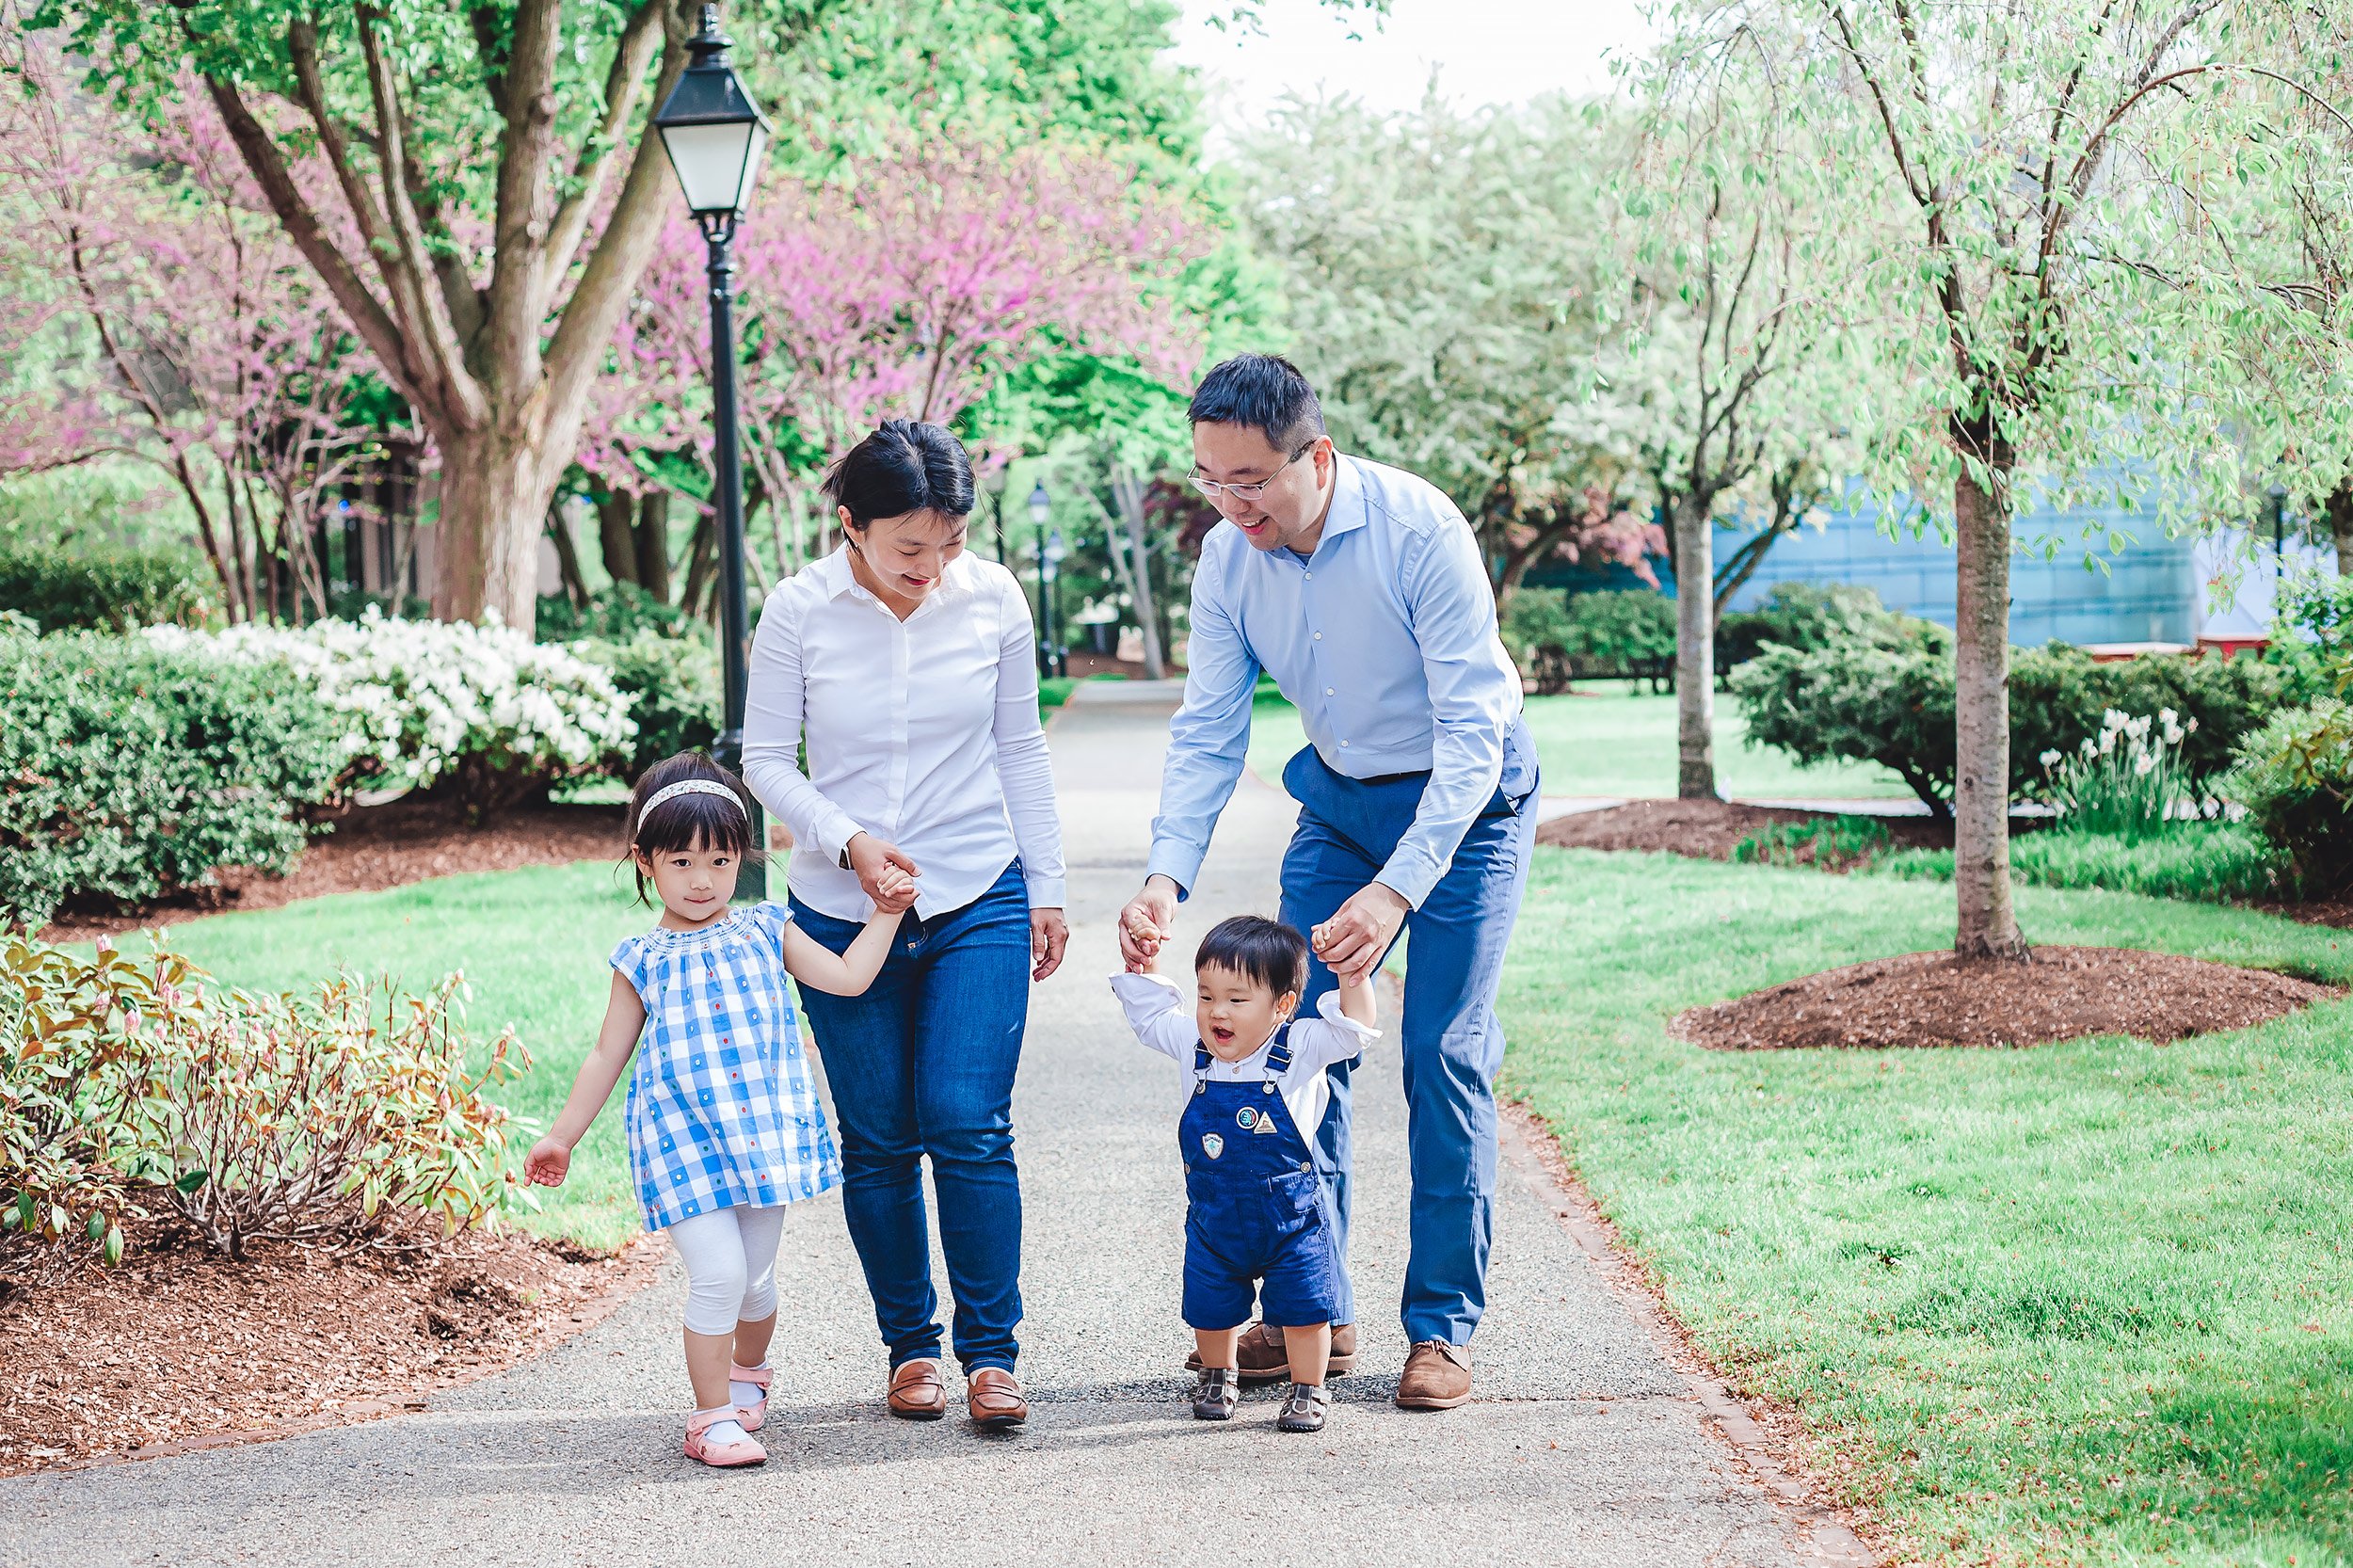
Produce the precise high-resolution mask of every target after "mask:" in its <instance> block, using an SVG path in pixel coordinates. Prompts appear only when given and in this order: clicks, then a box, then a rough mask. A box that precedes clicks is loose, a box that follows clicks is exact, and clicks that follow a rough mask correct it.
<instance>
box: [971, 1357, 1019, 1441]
mask: <svg viewBox="0 0 2353 1568" xmlns="http://www.w3.org/2000/svg"><path fill="white" fill-rule="evenodd" d="M964 1404H965V1408H966V1409H968V1410H969V1411H970V1412H971V1413H972V1424H973V1425H974V1426H977V1427H982V1428H984V1429H985V1430H987V1431H990V1432H1002V1431H1004V1430H1005V1429H1006V1428H1007V1427H1017V1426H1019V1425H1020V1424H1021V1423H1022V1422H1024V1421H1026V1420H1028V1419H1029V1418H1030V1401H1029V1400H1028V1399H1027V1398H1026V1397H1025V1396H1024V1395H1023V1394H1022V1392H1021V1380H1020V1379H1019V1378H1017V1377H1015V1376H1014V1375H1013V1374H1012V1373H1011V1372H1008V1371H1007V1370H1005V1369H1004V1368H1002V1367H982V1368H977V1369H976V1370H974V1371H972V1372H970V1373H968V1375H967V1376H966V1377H965V1380H964Z"/></svg>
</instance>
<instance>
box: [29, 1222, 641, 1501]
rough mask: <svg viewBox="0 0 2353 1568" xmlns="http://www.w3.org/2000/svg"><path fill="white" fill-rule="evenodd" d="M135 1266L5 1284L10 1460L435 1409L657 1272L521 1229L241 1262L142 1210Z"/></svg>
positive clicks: (39, 1462)
mask: <svg viewBox="0 0 2353 1568" xmlns="http://www.w3.org/2000/svg"><path fill="white" fill-rule="evenodd" d="M130 1240H131V1246H130V1250H129V1251H128V1253H127V1254H126V1256H125V1257H124V1259H123V1262H122V1264H121V1266H120V1267H119V1268H116V1269H112V1270H104V1271H100V1270H98V1269H95V1268H92V1269H86V1270H83V1271H81V1272H77V1273H75V1274H73V1275H72V1276H70V1277H68V1278H67V1279H66V1280H65V1281H63V1282H62V1283H58V1284H52V1285H45V1286H39V1287H35V1288H29V1289H27V1288H18V1289H17V1290H16V1291H15V1292H14V1293H12V1294H10V1295H8V1296H7V1297H5V1298H0V1476H7V1475H18V1474H22V1473H24V1472H25V1471H28V1470H40V1469H53V1468H58V1467H68V1466H77V1465H86V1464H105V1463H109V1462H116V1461H120V1460H123V1459H133V1458H148V1457H152V1456H154V1455H156V1454H160V1453H166V1452H177V1451H184V1450H185V1449H187V1448H210V1447H214V1446H216V1445H217V1444H220V1443H232V1442H241V1441H248V1440H251V1439H254V1438H262V1437H274V1436H285V1435H289V1434H290V1433H292V1432H302V1431H309V1430H313V1429H316V1428H319V1427H325V1426H339V1425H343V1424H345V1423H347V1422H351V1421H357V1420H366V1419H369V1418H370V1417H373V1416H384V1415H390V1414H392V1413H394V1412H396V1411H400V1410H416V1409H422V1408H424V1400H425V1397H426V1396H427V1395H429V1394H431V1393H432V1392H434V1391H436V1390H438V1389H445V1388H453V1387H456V1386H457V1385H459V1384H466V1383H471V1382H472V1381H474V1380H475V1379H477V1378H482V1377H487V1376H488V1375H490V1374H491V1373H493V1372H496V1371H499V1370H501V1369H503V1368H506V1367H508V1366H511V1365H513V1364H515V1363H517V1362H519V1361H522V1360H524V1359H526V1358H528V1357H531V1356H534V1355H538V1354H542V1353H544V1352H547V1351H549V1350H552V1348H554V1347H555V1346H556V1345H557V1344H560V1343H561V1342H562V1341H563V1340H565V1339H567V1338H568V1337H570V1336H572V1335H574V1334H577V1333H579V1332H581V1330H583V1329H584V1328H585V1327H587V1326H588V1325H589V1324H591V1323H593V1322H595V1321H597V1320H599V1319H600V1318H602V1317H603V1316H604V1315H605V1313H607V1312H608V1311H610V1310H611V1309H612V1308H613V1307H614V1306H615V1305H616V1304H619V1303H620V1302H621V1301H623V1300H626V1299H627V1298H628V1297H629V1296H630V1295H632V1294H633V1293H634V1292H635V1291H636V1290H637V1289H639V1288H642V1287H643V1286H644V1285H645V1284H646V1283H647V1282H648V1281H649V1280H650V1279H651V1278H652V1276H653V1270H654V1267H655V1265H656V1263H657V1261H658V1260H659V1258H660V1256H661V1255H660V1252H659V1250H658V1249H657V1248H655V1247H652V1246H649V1245H648V1244H646V1243H644V1242H642V1241H641V1242H638V1243H635V1244H632V1246H631V1247H629V1248H626V1249H624V1250H623V1251H621V1252H620V1253H617V1254H614V1255H604V1254H599V1253H594V1252H590V1251H588V1250H586V1249H584V1248H580V1247H576V1246H571V1245H568V1244H564V1243H556V1242H548V1241H542V1240H537V1239H536V1238H533V1237H528V1236H524V1235H521V1234H519V1233H516V1232H511V1231H510V1232H506V1233H504V1234H500V1235H496V1236H485V1235H468V1236H465V1237H461V1238H459V1239H458V1240H456V1241H454V1242H451V1243H449V1244H448V1245H446V1246H445V1247H440V1248H437V1249H435V1250H433V1251H430V1252H426V1253H424V1254H420V1255H411V1256H382V1255H368V1256H359V1257H344V1258H336V1257H329V1256H322V1255H318V1254H312V1253H305V1252H302V1251H300V1250H297V1249H294V1248H285V1247H280V1248H274V1249H269V1250H265V1251H257V1252H256V1253H255V1255H254V1256H250V1257H248V1259H247V1260H246V1261H244V1262H242V1263H234V1262H231V1261H229V1260H228V1259H226V1258H222V1257H220V1256H217V1255H216V1254H213V1253H211V1252H209V1251H208V1250H206V1249H205V1248H204V1247H203V1246H202V1245H201V1244H200V1242H199V1241H198V1240H196V1238H195V1237H194V1236H193V1235H192V1234H191V1233H189V1232H188V1231H186V1230H185V1229H184V1228H182V1227H177V1226H175V1225H172V1224H162V1223H154V1222H148V1223H142V1224H136V1225H135V1226H134V1227H133V1228H132V1232H131V1237H130Z"/></svg>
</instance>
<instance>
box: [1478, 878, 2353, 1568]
mask: <svg viewBox="0 0 2353 1568" xmlns="http://www.w3.org/2000/svg"><path fill="white" fill-rule="evenodd" d="M2027 841H2028V839H2027V837H2022V838H2021V840H2019V842H2020V845H2021V846H2022V847H2023V845H2024V844H2025V842H2027ZM2018 919H2019V923H2020V924H2021V925H2022V926H2023V927H2024V928H2025V931H2026V932H2027V933H2028V934H2029V935H2030V936H2032V937H2033V938H2034V939H2035V940H2036V941H2038V942H2042V943H2051V944H2059V943H2075V944H2085V945H2101V946H2119V947H2129V948H2144V949H2152V950H2155V951H2160V952H2180V953H2186V954H2189V955H2192V956H2196V957H2201V958H2207V959H2214V960H2219V961H2222V962H2226V963H2236V964H2244V965H2252V966H2256V967H2259V968H2272V969H2281V970H2285V971H2287V972H2289V973H2295V974H2306V975H2311V976H2313V977H2315V978H2319V979H2324V980H2327V981H2329V982H2331V983H2333V984H2345V983H2346V982H2347V981H2348V980H2353V942H2344V941H2342V940H2341V939H2342V938H2343V937H2344V936H2345V934H2344V933H2343V932H2339V931H2333V930H2329V929H2326V928H2321V927H2314V926H2308V925H2302V924H2298V923H2297V922H2294V921H2290V920H2281V919H2278V918H2276V917H2269V916H2265V915H2260V914H2256V913H2253V912H2251V911H2247V910H2241V909H2232V908H2223V907H2217V906H2215V905H2212V904H2189V903H2180V902H2173V901H2168V900H2158V899H2144V898H2135V897H2132V896H2129V895H2125V894H2121V893H2107V892H2069V891H2057V890H2052V889H2047V888H2020V889H2019V891H2018ZM1952 937H1953V905H1952V902H1951V894H1950V892H1949V890H1947V889H1945V888H1923V887H1920V886H1917V885H1908V884H1905V883H1901V882H1896V881H1893V880H1889V879H1885V878H1881V877H1876V876H1857V877H1835V876H1817V875H1810V874H1806V873H1801V872H1779V871H1773V870H1769V869H1766V868H1759V867H1748V866H1726V865H1721V864H1718V863H1715V862H1711V861H1705V860H1689V859H1684V858H1681V857H1679V856H1615V855H1602V854H1593V853H1584V852H1576V851H1560V850H1540V851H1539V852H1538V854H1537V857H1536V864H1535V867H1534V870H1533V872H1532V874H1531V876H1530V879H1529V891H1528V902H1527V908H1526V912H1525V914H1524V916H1523V919H1522V920H1521V923H1520V926H1519V934H1518V935H1517V936H1515V937H1514V939H1513V949H1512V954H1511V958H1510V960H1509V961H1508V963H1507V965H1506V967H1505V974H1504V980H1503V986H1502V996H1501V999H1500V1003H1499V1007H1500V1012H1501V1015H1502V1018H1503V1022H1504V1026H1505V1030H1506V1032H1508V1033H1509V1034H1510V1036H1511V1048H1510V1051H1509V1053H1508V1055H1507V1056H1506V1058H1505V1064H1504V1070H1503V1075H1502V1076H1503V1087H1504V1088H1505V1089H1506V1090H1507V1092H1509V1093H1511V1094H1513V1095H1514V1096H1518V1097H1521V1098H1524V1099H1525V1100H1526V1101H1527V1102H1528V1103H1529V1106H1530V1107H1531V1109H1533V1110H1534V1111H1535V1112H1537V1113H1538V1114H1539V1115H1540V1116H1542V1117H1543V1118H1544V1120H1545V1122H1546V1124H1548V1125H1549V1126H1550V1127H1551V1128H1553V1129H1554V1130H1555V1131H1557V1133H1558V1134H1559V1136H1560V1138H1561V1143H1562V1144H1563V1145H1564V1146H1565V1147H1568V1148H1572V1149H1574V1150H1575V1151H1576V1155H1577V1169H1578V1171H1579V1173H1580V1175H1582V1176H1583V1177H1584V1179H1585V1181H1586V1183H1587V1185H1588V1186H1589V1187H1590V1188H1591V1189H1592V1190H1593V1194H1594V1197H1595V1198H1596V1200H1597V1201H1598V1202H1599V1203H1600V1204H1601V1205H1602V1206H1603V1208H1605V1209H1607V1210H1608V1212H1609V1214H1610V1216H1611V1217H1612V1218H1613V1219H1614V1220H1615V1221H1616V1223H1617V1224H1618V1225H1619V1227H1620V1229H1621V1231H1622V1232H1623V1234H1624V1236H1625V1240H1626V1242H1627V1244H1628V1245H1629V1246H1630V1247H1631V1248H1632V1249H1633V1250H1634V1251H1635V1252H1636V1253H1637V1254H1638V1255H1639V1256H1642V1257H1643V1258H1645V1259H1646V1260H1648V1261H1649V1262H1650V1263H1651V1264H1652V1265H1653V1266H1654V1267H1655V1268H1656V1269H1657V1272H1658V1274H1659V1277H1660V1281H1661V1284H1662V1286H1663V1288H1664V1290H1665V1292H1666V1294H1667V1296H1668V1298H1669V1299H1670V1300H1672V1301H1673V1303H1674V1304H1675V1309H1676V1314H1677V1317H1678V1318H1679V1319H1680V1320H1681V1321H1682V1322H1683V1323H1684V1324H1685V1325H1686V1326H1687V1327H1688V1328H1689V1331H1690V1332H1691V1334H1692V1336H1693V1337H1694V1338H1695V1340H1696V1341H1697V1342H1698V1344H1699V1346H1700V1347H1701V1348H1702V1349H1703V1350H1705V1352H1708V1353H1709V1354H1710V1355H1712V1356H1713V1357H1714V1359H1715V1362H1716V1364H1717V1365H1718V1366H1721V1367H1727V1368H1737V1382H1738V1384H1739V1388H1740V1391H1741V1392H1743V1393H1744V1394H1749V1395H1753V1396H1759V1397H1766V1398H1774V1399H1779V1400H1785V1401H1787V1402H1788V1403H1789V1404H1790V1405H1791V1406H1792V1407H1794V1408H1795V1409H1796V1410H1798V1411H1799V1412H1800V1413H1801V1416H1802V1417H1803V1418H1804V1420H1805V1422H1806V1425H1807V1429H1808V1431H1809V1432H1813V1433H1814V1434H1815V1435H1816V1437H1817V1440H1819V1442H1820V1443H1821V1444H1822V1445H1823V1449H1824V1452H1825V1453H1826V1454H1828V1455H1829V1456H1831V1460H1830V1462H1831V1463H1833V1464H1834V1467H1835V1468H1836V1469H1837V1471H1838V1472H1839V1473H1841V1474H1844V1475H1846V1476H1848V1477H1849V1481H1850V1484H1851V1485H1852V1486H1853V1487H1854V1495H1857V1496H1868V1497H1870V1498H1871V1499H1872V1510H1873V1514H1874V1517H1875V1518H1876V1519H1877V1520H1878V1521H1879V1524H1880V1527H1881V1528H1883V1529H1885V1530H1886V1531H1888V1533H1889V1535H1890V1537H1891V1538H1903V1539H1909V1540H1911V1541H1914V1542H1927V1543H1933V1545H1932V1546H1931V1547H1929V1549H1928V1550H1927V1552H1926V1554H1925V1555H1926V1556H1927V1557H1928V1558H1929V1559H1930V1560H1937V1561H1952V1562H1969V1563H2006V1564H2017V1563H2025V1562H2032V1561H2034V1560H2037V1559H2038V1558H2041V1559H2042V1560H2045V1561H2049V1562H2054V1563H2057V1562H2065V1563H2070V1564H2085V1565H2088V1564H2093V1563H2098V1564H2116V1565H2122V1564H2128V1563H2160V1562H2165V1561H2167V1560H2169V1559H2170V1560H2173V1561H2175V1562H2178V1563H2180V1564H2182V1565H2184V1568H2251V1565H2254V1564H2259V1563H2260V1564H2266V1565H2277V1568H2284V1565H2285V1563H2286V1561H2287V1559H2288V1557H2290V1556H2295V1557H2296V1558H2297V1560H2298V1561H2299V1562H2302V1563H2307V1564H2314V1563H2330V1562H2339V1561H2342V1560H2345V1558H2346V1557H2347V1556H2348V1555H2353V1493H2349V1492H2348V1491H2347V1489H2346V1487H2345V1474H2346V1473H2347V1468H2348V1461H2349V1460H2353V1456H2349V1455H2348V1454H2347V1452H2346V1446H2345V1433H2346V1432H2348V1431H2353V1383H2348V1381H2347V1379H2346V1377H2345V1368H2346V1366H2347V1365H2348V1364H2349V1362H2348V1358H2349V1357H2353V1315H2348V1314H2347V1312H2346V1310H2345V1288H2344V1266H2345V1247H2346V1245H2347V1240H2348V1233H2347V1226H2346V1223H2345V1214H2344V1211H2343V1207H2342V1205H2341V1204H2340V1203H2339V1202H2338V1201H2337V1194H2339V1193H2341V1192H2343V1190H2344V1187H2345V1141H2344V1138H2343V1136H2342V1128H2343V1125H2344V1122H2343V1115H2342V1108H2343V1107H2344V1106H2345V1105H2346V1104H2347V1103H2353V1029H2348V1027H2347V1026H2348V1023H2353V1003H2348V1002H2346V1001H2345V1000H2329V1001H2324V1002H2322V1003H2321V1004H2319V1005H2318V1006H2316V1007H2314V1008H2313V1009H2312V1010H2311V1011H2310V1012H2307V1013H2301V1014H2297V1015H2292V1016H2288V1017H2284V1018H2281V1019H2279V1020H2277V1021H2276V1022H2273V1023H2269V1024H2265V1025H2263V1026H2261V1027H2259V1028H2255V1029H2249V1030H2237V1031H2233V1032H2228V1033H2222V1034H2215V1035H2209V1036H2204V1037H2201V1038H2194V1039H2188V1040H2181V1041H2176V1042H2174V1043H2173V1044H2170V1045H2166V1046H2151V1045H2148V1044H2145V1043H2141V1042H2135V1041H2129V1040H2123V1039H2116V1038H2108V1039H2094V1040H2081V1041H2076V1042H2073V1043H2069V1044H2063V1045H2055V1046H2045V1047H2038V1048H2035V1049H2032V1050H2014V1051H1979V1050H1944V1051H1938V1050H1891V1051H1871V1050H1836V1049H1832V1050H1786V1051H1742V1052H1719V1051H1709V1050H1699V1049H1695V1048H1692V1047H1691V1046H1689V1044H1687V1043H1684V1042H1682V1041H1679V1040H1676V1039H1675V1038H1673V1034H1672V1033H1671V1032H1670V1029H1669V1027H1668V1021H1669V1020H1670V1019H1672V1018H1673V1016H1675V1015H1676V1014H1677V1013H1678V1012H1680V1011H1681V1010H1683V1009H1684V1008H1687V1007H1690V1006H1694V1005H1702V1004H1705V1003H1709V1002H1715V1001H1720V1000H1724V999H1726V998H1729V997H1738V996H1745V995H1748V994H1750V993H1752V992H1754V991H1757V990H1760V989H1762V988H1765V987H1767V986H1771V985H1776V984H1782V983H1784V982H1785V981H1789V980H1792V979H1795V978H1797V977H1798V976H1801V975H1805V974H1810V973H1816V972H1818V971H1820V970H1824V969H1829V968H1837V967H1839V966H1842V965H1848V964H1855V963H1860V962H1863V961H1865V960H1867V959H1873V958H1881V957H1884V956H1887V955H1888V954H1891V953H1900V952H1919V951H1924V950H1929V949H1942V948H1946V947H1948V946H1949V945H1950V943H1951V941H1952ZM2332 944H2333V945H2332Z"/></svg>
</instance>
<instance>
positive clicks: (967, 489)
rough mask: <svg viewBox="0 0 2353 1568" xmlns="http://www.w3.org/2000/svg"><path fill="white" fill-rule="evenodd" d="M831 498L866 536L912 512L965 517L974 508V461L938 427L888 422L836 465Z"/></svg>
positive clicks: (829, 480)
mask: <svg viewBox="0 0 2353 1568" xmlns="http://www.w3.org/2000/svg"><path fill="white" fill-rule="evenodd" d="M825 493H826V494H827V495H829V496H831V497H832V498H833V502H834V504H835V505H837V506H841V507H846V508H847V509H848V511H849V514H850V521H851V522H852V523H853V524H855V525H856V527H857V528H858V530H859V531H860V532H864V531H865V530H866V529H867V528H868V527H869V526H871V525H872V522H873V520H875V519H876V518H903V517H904V516H906V515H907V514H908V513H909V512H938V513H940V514H942V515H943V516H946V517H952V518H960V517H962V516H964V515H965V514H966V513H967V512H969V511H970V510H971V509H972V459H971V458H969V457H968V456H965V453H964V443H963V442H962V441H960V440H956V439H955V437H953V436H952V435H950V434H948V432H947V431H945V430H943V429H941V428H940V427H939V426H938V425H936V424H921V423H920V422H918V421H916V420H911V419H887V420H884V421H883V422H882V424H881V425H880V427H878V428H877V429H876V430H875V431H874V433H873V434H872V435H871V436H869V437H867V438H866V439H865V440H862V441H860V442H858V443H857V445H856V446H854V447H852V448H850V450H849V454H848V455H847V456H844V457H843V458H842V459H841V460H840V462H838V463H836V464H834V465H833V470H832V472H829V473H827V474H826V475H825Z"/></svg>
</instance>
